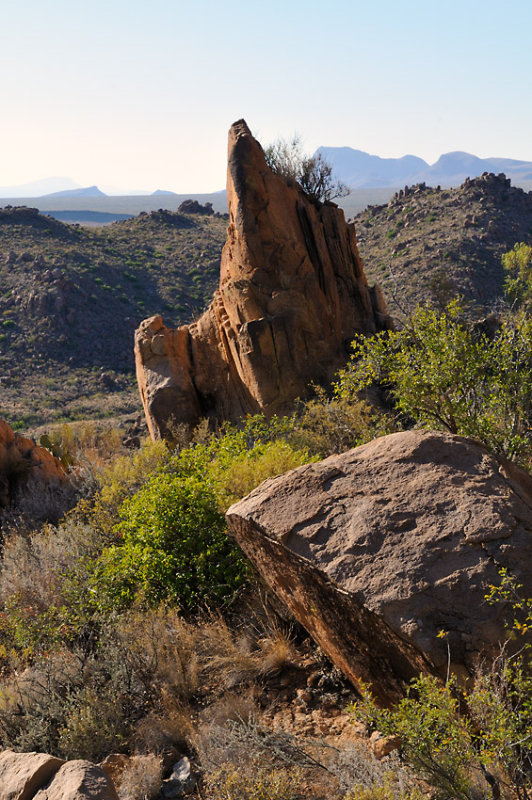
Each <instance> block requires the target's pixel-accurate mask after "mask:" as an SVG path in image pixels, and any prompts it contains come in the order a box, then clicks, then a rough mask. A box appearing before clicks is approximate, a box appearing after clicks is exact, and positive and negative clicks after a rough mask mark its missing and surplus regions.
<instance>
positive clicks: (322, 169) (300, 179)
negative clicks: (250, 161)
mask: <svg viewBox="0 0 532 800" xmlns="http://www.w3.org/2000/svg"><path fill="white" fill-rule="evenodd" d="M264 155H265V157H266V163H267V164H268V166H269V167H270V169H271V170H272V171H273V172H275V173H276V174H277V175H280V176H281V177H282V178H284V180H285V181H286V182H287V183H288V185H289V186H291V185H293V184H294V183H298V184H299V185H300V187H301V188H302V189H303V191H304V192H305V193H306V194H307V195H308V196H309V197H310V199H311V200H313V201H315V202H318V203H325V202H328V201H330V200H334V199H335V198H337V197H345V196H346V195H348V194H349V191H350V190H349V188H348V187H347V186H346V185H345V184H344V183H342V182H341V181H340V180H338V178H336V177H335V176H334V174H333V169H332V166H331V165H330V164H329V163H328V162H327V160H326V159H325V158H324V157H323V156H322V155H321V153H317V154H316V155H313V156H309V155H305V154H304V153H303V147H302V143H301V139H300V137H299V136H297V135H295V136H293V137H292V139H291V140H290V141H287V140H286V139H277V140H276V141H275V142H273V143H272V144H270V145H268V146H267V147H266V148H265V150H264Z"/></svg>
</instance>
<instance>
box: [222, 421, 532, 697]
mask: <svg viewBox="0 0 532 800" xmlns="http://www.w3.org/2000/svg"><path fill="white" fill-rule="evenodd" d="M227 520H228V523H229V527H230V530H231V532H232V534H233V535H234V537H235V538H236V540H237V541H238V543H239V544H240V545H241V547H242V549H243V550H244V551H245V553H246V554H247V555H248V556H249V558H250V559H251V560H252V561H253V562H254V563H255V565H256V566H257V568H258V569H259V571H260V572H261V573H262V575H263V577H264V579H265V580H266V582H267V583H269V584H270V586H271V588H272V589H273V590H274V591H275V592H276V593H277V594H278V595H279V596H280V597H281V598H282V599H283V601H284V602H285V603H286V605H287V606H289V608H291V610H292V611H293V613H294V614H295V616H296V617H297V618H298V620H299V621H300V622H301V623H302V624H303V625H304V626H305V627H306V629H307V630H308V631H309V633H311V635H312V636H313V637H314V638H315V640H316V641H317V642H318V643H319V645H320V646H321V647H322V649H323V650H324V651H325V653H326V654H327V655H328V656H329V658H330V659H331V660H332V661H333V662H334V663H335V664H336V665H337V666H338V667H339V668H340V669H342V671H343V672H344V673H345V674H346V675H347V676H348V677H349V678H350V679H351V681H352V682H353V683H354V684H355V686H356V685H358V684H359V683H360V681H364V682H369V683H371V684H372V686H373V691H374V693H375V695H376V697H377V698H378V699H379V700H380V701H381V702H384V703H388V702H391V701H393V700H395V699H397V697H399V695H400V694H401V692H402V690H403V688H404V683H405V681H408V680H410V679H411V678H412V677H414V676H416V675H417V674H419V673H420V672H425V673H433V674H436V675H441V676H444V675H445V672H446V669H447V660H448V650H447V645H448V646H449V651H450V658H451V665H452V668H453V669H454V670H455V672H457V673H458V674H461V675H462V676H466V675H468V674H470V673H471V672H472V671H473V669H474V667H475V663H476V661H477V659H478V656H479V654H480V653H483V652H486V651H489V650H490V649H491V650H493V649H494V648H496V647H497V645H498V642H500V641H503V640H504V638H505V631H504V609H503V608H502V607H501V606H493V605H490V604H488V603H487V602H486V600H485V594H486V591H487V588H488V586H489V585H490V584H495V583H497V582H499V580H500V578H499V570H500V568H501V567H506V568H507V569H508V570H509V572H510V573H511V574H512V575H515V576H516V577H517V579H518V580H519V581H520V582H521V583H523V585H524V587H525V593H528V596H530V594H531V593H532V478H531V477H530V475H528V473H526V472H524V471H522V470H520V469H518V468H517V467H515V466H514V465H513V464H510V463H509V462H507V461H505V460H502V459H498V458H496V457H495V456H493V455H491V454H490V453H489V452H488V451H487V450H486V449H485V448H484V447H483V446H482V445H480V444H479V443H477V442H474V441H471V440H468V439H464V438H462V437H458V436H452V435H450V434H445V433H439V432H425V431H408V432H404V433H396V434H392V435H390V436H385V437H382V438H380V439H376V440H374V441H372V442H370V443H369V444H366V445H363V446H362V447H358V448H355V449H354V450H350V451H349V452H347V453H343V454H341V455H335V456H331V457H330V458H327V459H325V460H324V461H322V462H320V463H317V464H309V465H307V466H303V467H299V468H298V469H295V470H292V471H291V472H288V473H286V474H285V475H281V476H280V477H277V478H273V479H270V480H267V481H265V482H264V483H263V484H261V485H260V486H259V487H258V488H257V489H255V490H254V491H253V492H252V493H251V494H250V495H248V497H246V498H244V499H243V500H241V501H240V502H238V503H236V504H235V505H233V506H231V508H230V509H229V511H228V513H227ZM440 631H444V632H445V634H446V636H445V639H442V638H438V633H439V632H440Z"/></svg>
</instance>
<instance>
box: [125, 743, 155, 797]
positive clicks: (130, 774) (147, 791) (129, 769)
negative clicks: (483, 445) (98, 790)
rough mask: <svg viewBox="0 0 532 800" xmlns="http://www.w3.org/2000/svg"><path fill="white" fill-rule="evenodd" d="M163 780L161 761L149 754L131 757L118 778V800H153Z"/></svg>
mask: <svg viewBox="0 0 532 800" xmlns="http://www.w3.org/2000/svg"><path fill="white" fill-rule="evenodd" d="M162 780H163V768H162V759H161V758H160V757H159V756H156V755H154V754H153V753H150V754H148V755H135V756H132V757H131V758H130V759H129V761H128V763H127V764H126V766H125V768H124V771H123V772H122V775H121V777H120V785H119V787H118V797H119V798H120V800H154V798H155V797H156V796H157V793H158V791H159V789H160V788H161V784H162Z"/></svg>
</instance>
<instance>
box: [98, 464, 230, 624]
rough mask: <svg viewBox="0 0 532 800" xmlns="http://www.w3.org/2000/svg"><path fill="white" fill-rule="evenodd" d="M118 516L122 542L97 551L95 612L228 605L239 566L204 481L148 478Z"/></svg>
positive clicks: (165, 475)
mask: <svg viewBox="0 0 532 800" xmlns="http://www.w3.org/2000/svg"><path fill="white" fill-rule="evenodd" d="M120 517H121V522H120V524H119V531H120V535H121V537H122V544H120V545H112V546H110V547H108V548H105V549H104V551H103V552H102V555H101V556H100V558H99V559H98V561H97V562H96V565H95V570H94V573H93V576H92V585H93V588H94V590H95V591H96V592H98V595H99V601H98V602H99V603H100V605H101V607H102V608H105V607H106V605H111V606H112V607H114V608H117V607H118V608H124V607H128V606H130V605H132V603H133V602H134V600H135V599H137V598H139V597H141V598H142V599H143V600H144V601H145V602H146V603H147V604H148V605H157V604H158V603H159V602H160V601H162V600H171V601H172V602H173V603H176V604H177V605H179V606H180V607H181V608H187V609H190V608H193V607H196V606H198V605H199V604H201V603H203V604H205V603H209V602H214V603H216V604H218V603H220V602H224V601H227V599H228V598H229V597H230V596H231V595H232V594H233V593H234V592H235V591H236V589H238V588H239V587H240V586H242V584H243V583H244V581H245V576H246V564H245V561H244V559H243V557H242V556H241V554H240V551H239V549H238V548H237V546H236V545H235V544H234V543H233V542H232V540H230V539H229V538H228V536H227V533H226V527H225V518H224V516H223V514H221V512H220V511H219V510H218V504H217V499H216V495H215V493H214V491H213V489H212V488H211V487H210V486H209V484H208V483H207V482H206V481H203V480H199V479H198V478H196V477H195V476H190V477H181V476H175V475H172V474H170V473H159V474H157V475H154V476H153V477H152V478H150V479H149V480H148V482H147V483H146V484H145V485H144V486H143V487H142V489H140V490H139V491H138V492H137V493H136V494H135V495H133V497H131V498H129V499H127V500H125V501H124V503H123V504H122V506H121V508H120Z"/></svg>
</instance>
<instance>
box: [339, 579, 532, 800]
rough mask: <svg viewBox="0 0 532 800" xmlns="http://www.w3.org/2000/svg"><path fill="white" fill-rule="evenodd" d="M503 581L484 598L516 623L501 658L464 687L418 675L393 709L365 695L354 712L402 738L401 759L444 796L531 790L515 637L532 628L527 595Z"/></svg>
mask: <svg viewBox="0 0 532 800" xmlns="http://www.w3.org/2000/svg"><path fill="white" fill-rule="evenodd" d="M501 577H502V579H501V583H500V585H499V586H493V587H491V588H490V592H489V594H488V595H487V599H488V600H489V601H490V602H497V603H501V602H505V603H508V604H509V605H510V607H511V610H513V611H514V614H515V619H514V622H513V623H512V624H511V626H510V629H509V632H508V637H509V638H508V641H507V643H506V645H505V646H504V647H503V649H502V652H501V654H500V655H499V656H497V657H496V658H495V659H494V660H493V661H492V663H491V665H490V666H489V668H486V667H485V666H484V667H483V668H481V667H479V672H478V674H477V675H476V676H475V679H474V681H473V684H472V686H471V687H470V688H467V689H465V690H464V689H461V690H459V689H458V686H457V683H456V680H455V679H454V677H451V678H450V679H448V680H447V681H446V682H445V683H443V682H441V681H438V680H437V679H436V678H433V677H430V676H420V677H419V678H418V679H417V680H415V681H413V683H412V687H411V689H410V691H409V693H408V695H407V696H406V697H405V698H404V699H403V700H402V701H401V702H400V703H399V704H398V705H397V706H395V707H394V708H392V709H380V708H378V707H377V706H376V705H375V703H374V702H373V699H372V698H371V694H370V693H369V692H368V693H367V694H366V697H365V700H364V702H362V703H359V704H355V706H354V709H353V710H354V713H355V714H356V715H357V716H358V717H359V718H360V717H362V718H363V719H364V720H365V721H366V722H367V723H369V724H370V725H371V726H372V727H374V728H376V729H378V730H379V731H381V732H382V733H385V734H393V735H398V736H400V738H401V742H402V755H403V757H404V758H405V760H406V761H407V762H408V763H409V764H410V765H411V767H412V768H413V769H414V770H415V771H417V772H418V774H420V775H421V776H422V777H423V778H424V779H426V780H427V781H428V782H429V783H430V784H431V785H432V786H433V787H435V788H436V790H437V791H438V792H439V794H440V796H442V797H453V798H463V800H465V799H466V798H470V797H472V796H484V797H485V796H492V797H494V798H501V797H508V798H510V797H516V796H517V797H518V798H522V799H523V800H524V798H527V797H529V796H530V792H531V790H532V733H531V732H532V701H531V697H532V669H531V667H532V662H531V658H530V653H531V650H530V647H531V645H530V643H529V641H528V640H527V639H523V638H520V637H523V636H525V635H526V634H528V632H529V631H530V630H531V629H532V598H527V597H526V596H523V587H522V586H520V585H519V584H518V583H516V581H515V580H514V579H512V578H511V577H510V576H509V575H508V573H507V572H505V571H504V570H503V571H502V572H501ZM442 635H444V634H443V632H442Z"/></svg>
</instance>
